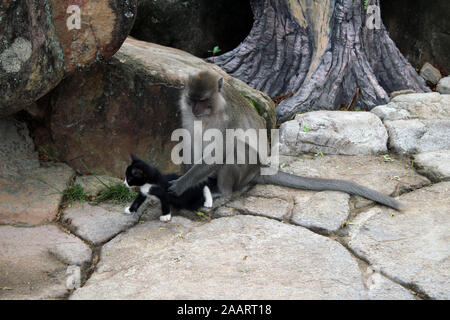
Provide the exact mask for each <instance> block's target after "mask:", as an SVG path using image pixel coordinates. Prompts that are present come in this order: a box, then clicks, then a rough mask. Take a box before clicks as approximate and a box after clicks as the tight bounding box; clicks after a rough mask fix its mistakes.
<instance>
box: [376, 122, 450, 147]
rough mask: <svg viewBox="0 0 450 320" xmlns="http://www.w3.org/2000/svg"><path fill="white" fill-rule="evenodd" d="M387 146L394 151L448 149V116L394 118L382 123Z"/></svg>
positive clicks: (449, 142)
mask: <svg viewBox="0 0 450 320" xmlns="http://www.w3.org/2000/svg"><path fill="white" fill-rule="evenodd" d="M384 124H385V125H386V128H387V129H388V132H389V147H390V148H391V149H392V150H394V151H395V152H396V153H399V154H402V155H412V154H416V153H422V152H428V151H437V150H443V149H450V140H449V139H448V137H450V118H449V119H442V120H395V121H385V123H384Z"/></svg>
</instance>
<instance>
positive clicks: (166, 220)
mask: <svg viewBox="0 0 450 320" xmlns="http://www.w3.org/2000/svg"><path fill="white" fill-rule="evenodd" d="M170 219H172V215H171V214H170V213H169V214H166V215H165V216H160V217H159V220H160V221H162V222H168V221H170Z"/></svg>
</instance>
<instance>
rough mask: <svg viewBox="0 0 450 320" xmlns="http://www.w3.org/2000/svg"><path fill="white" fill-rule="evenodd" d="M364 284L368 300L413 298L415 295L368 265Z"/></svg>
mask: <svg viewBox="0 0 450 320" xmlns="http://www.w3.org/2000/svg"><path fill="white" fill-rule="evenodd" d="M365 284H366V286H367V290H368V294H369V299H370V300H414V299H415V296H414V295H413V294H412V293H411V292H410V291H409V290H407V289H405V288H404V287H402V286H401V285H399V284H397V283H395V282H392V281H391V280H389V279H387V278H386V277H383V276H382V275H381V274H380V273H378V272H374V271H373V270H372V268H370V267H368V268H367V270H366V279H365Z"/></svg>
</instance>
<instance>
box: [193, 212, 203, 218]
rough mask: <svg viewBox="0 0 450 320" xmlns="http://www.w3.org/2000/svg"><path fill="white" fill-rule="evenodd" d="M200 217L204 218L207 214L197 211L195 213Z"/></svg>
mask: <svg viewBox="0 0 450 320" xmlns="http://www.w3.org/2000/svg"><path fill="white" fill-rule="evenodd" d="M195 213H196V214H197V215H198V216H199V217H203V216H204V215H205V213H204V212H201V211H196V212H195Z"/></svg>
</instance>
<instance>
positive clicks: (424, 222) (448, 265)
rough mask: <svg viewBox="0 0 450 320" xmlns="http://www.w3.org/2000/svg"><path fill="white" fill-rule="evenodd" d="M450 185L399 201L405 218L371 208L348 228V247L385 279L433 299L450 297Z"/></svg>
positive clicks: (427, 189)
mask: <svg viewBox="0 0 450 320" xmlns="http://www.w3.org/2000/svg"><path fill="white" fill-rule="evenodd" d="M449 192H450V182H441V183H438V184H435V185H433V186H430V187H426V188H423V189H420V190H416V191H414V192H411V193H408V194H405V195H403V196H401V197H400V198H399V199H400V200H401V201H403V202H404V203H407V204H408V205H409V208H408V209H407V210H406V211H404V212H403V213H400V214H398V213H396V214H392V209H389V208H385V207H379V206H377V207H375V208H373V209H370V210H368V211H366V212H364V213H361V214H360V215H358V216H357V217H356V219H354V221H353V224H352V225H351V226H350V233H349V242H348V245H349V247H350V248H351V249H352V250H354V252H355V253H356V254H357V255H358V256H360V257H362V258H363V259H364V260H365V261H368V262H369V263H370V265H371V266H372V267H373V268H374V269H375V270H378V271H380V272H382V273H383V274H386V275H387V276H388V277H389V278H391V279H394V280H395V281H397V282H399V283H401V284H403V285H405V286H407V287H410V288H414V289H415V291H416V292H419V293H421V294H422V295H425V296H428V297H431V298H434V299H449V298H450V283H449V281H448V279H449V277H450V240H449V237H448V234H449V230H450V220H449V219H448V217H449V215H450V207H449V205H448V204H449V197H448V196H449Z"/></svg>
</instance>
